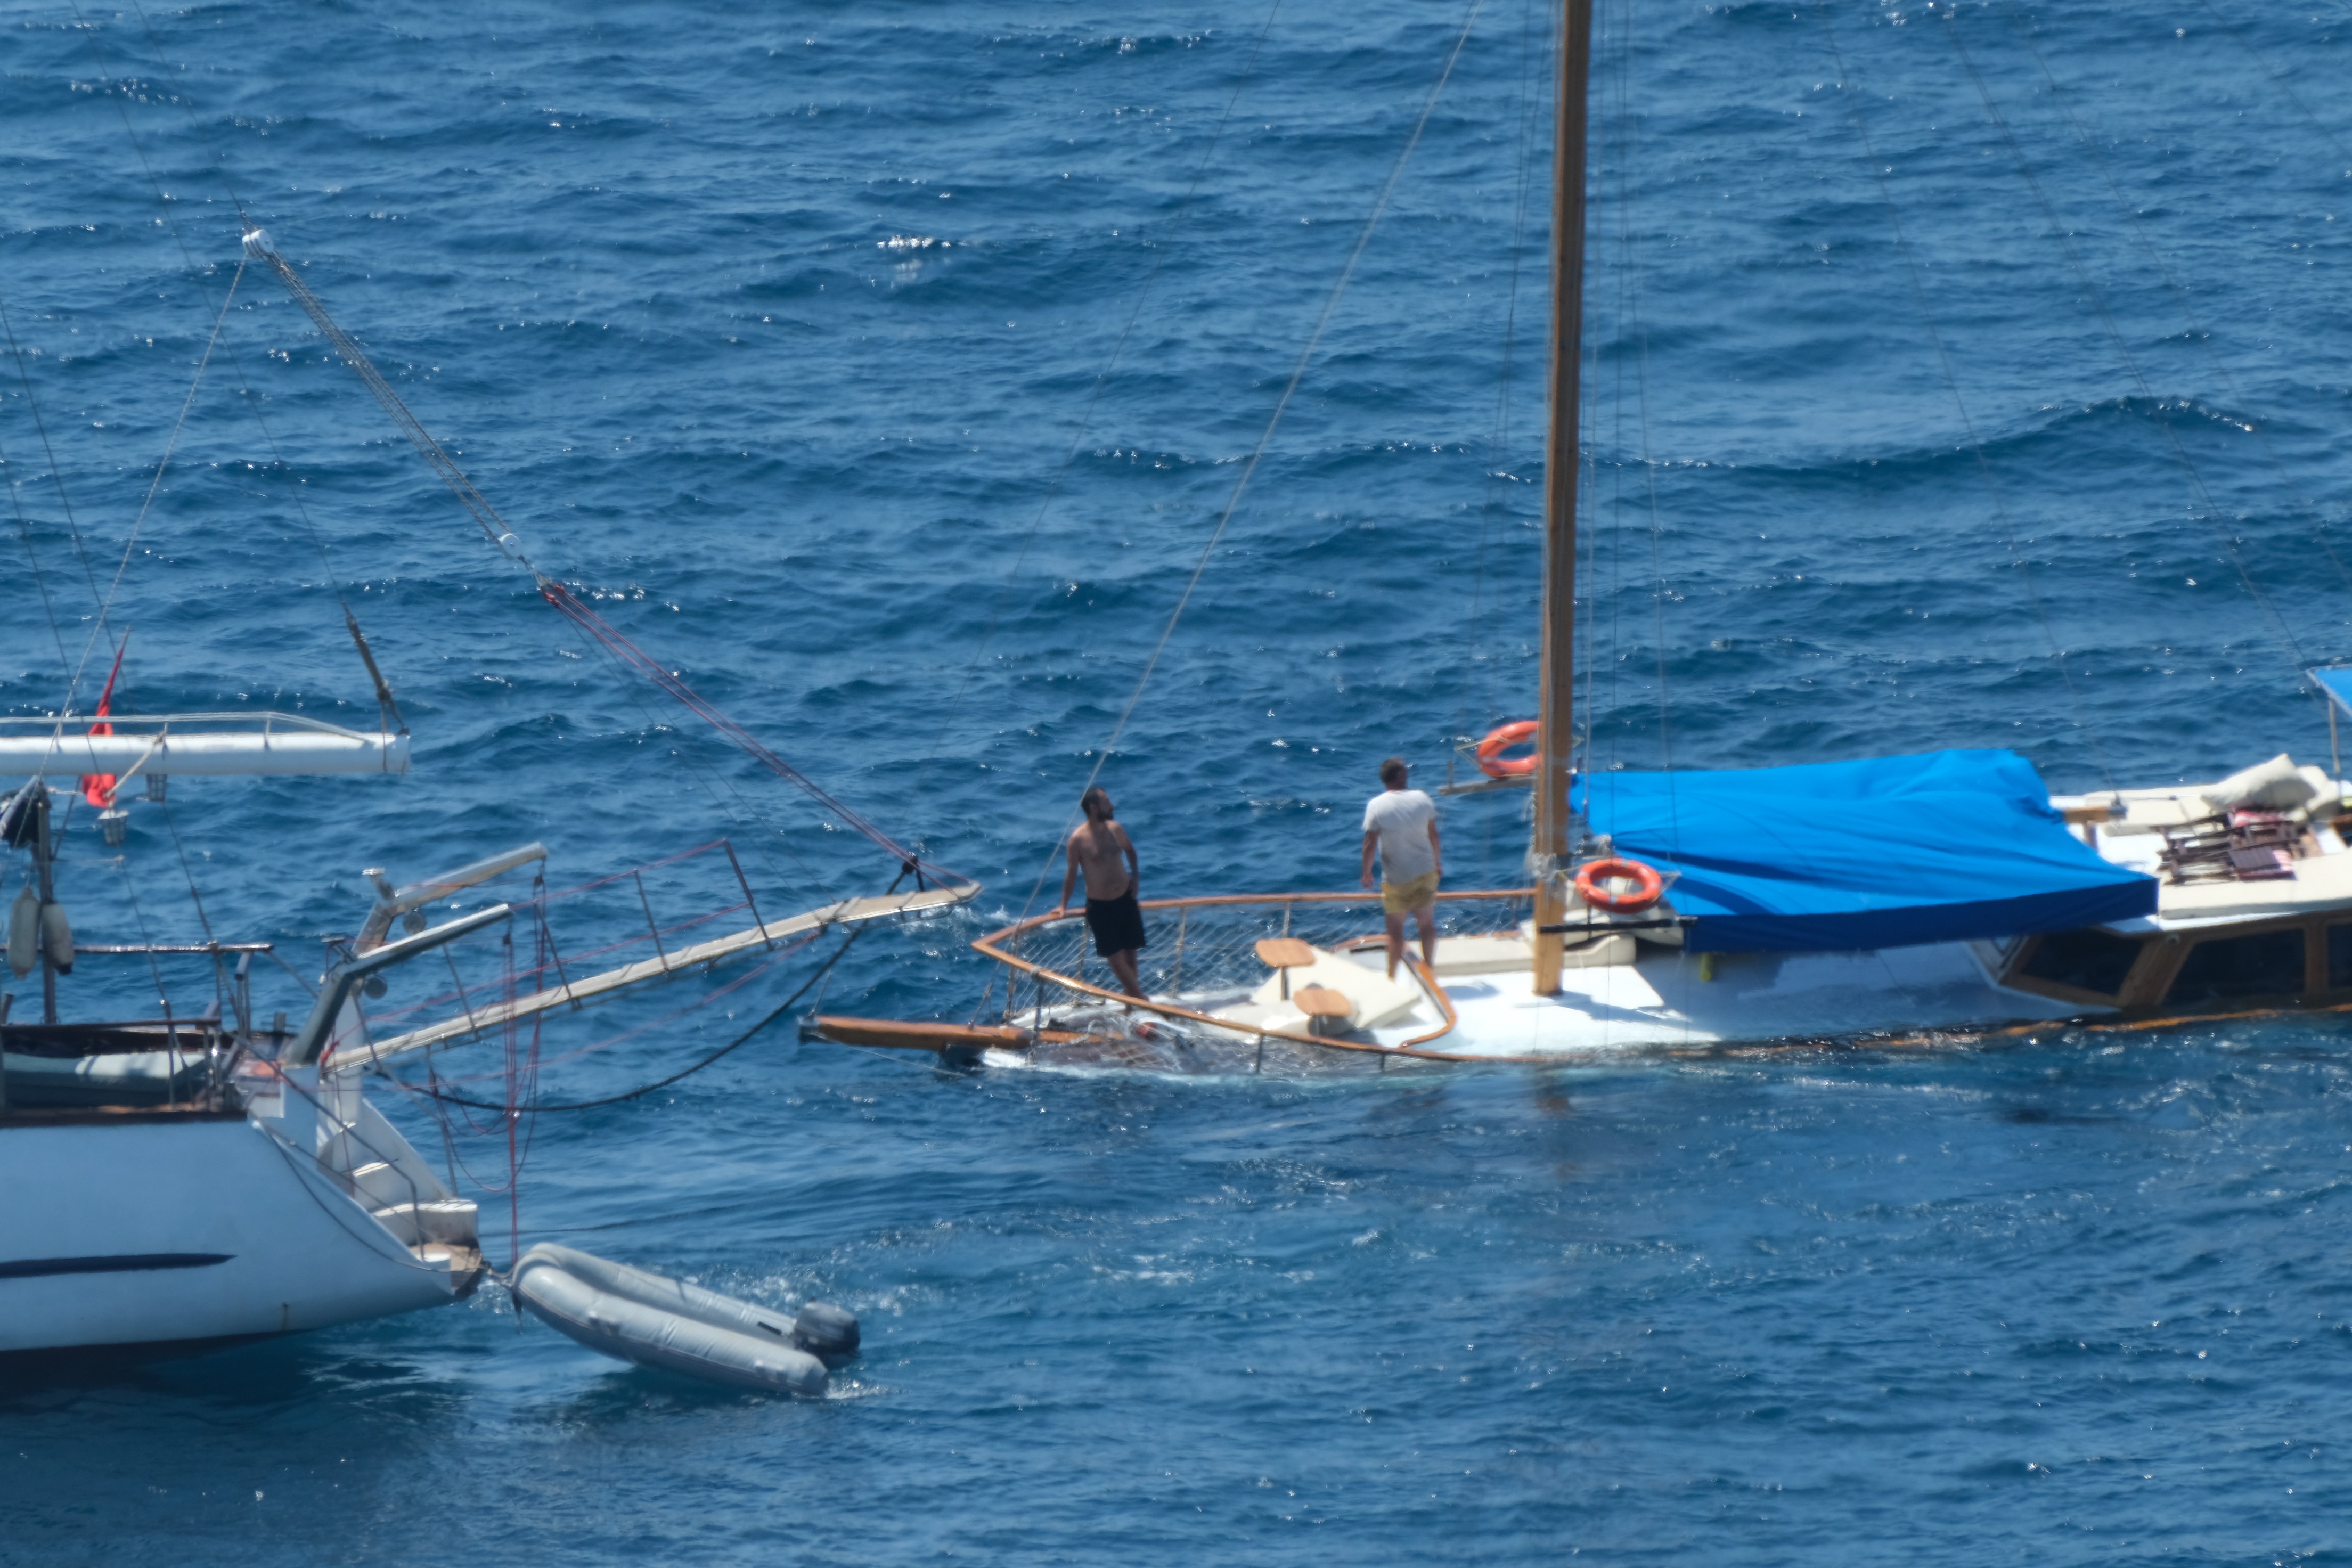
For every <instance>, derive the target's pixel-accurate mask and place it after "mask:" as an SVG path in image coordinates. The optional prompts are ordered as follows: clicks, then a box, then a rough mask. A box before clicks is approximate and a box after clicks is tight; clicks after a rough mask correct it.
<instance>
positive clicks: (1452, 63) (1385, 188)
mask: <svg viewBox="0 0 2352 1568" xmlns="http://www.w3.org/2000/svg"><path fill="white" fill-rule="evenodd" d="M1485 8H1486V0H1471V5H1470V11H1469V14H1468V15H1467V16H1465V17H1463V19H1462V31H1461V32H1460V33H1459V34H1457V35H1455V37H1454V47H1452V48H1451V49H1450V50H1448V51H1447V53H1446V56H1445V65H1444V68H1443V69H1442V70H1440V71H1439V72H1438V73H1437V80H1436V81H1435V82H1434V83H1433V84H1432V85H1431V87H1430V89H1429V96H1428V98H1427V99H1426V100H1423V103H1422V106H1421V114H1420V116H1419V118H1417V119H1416V120H1414V121H1413V123H1412V134H1411V135H1410V136H1407V137H1406V138H1405V142H1404V145H1403V147H1402V148H1401V149H1399V150H1398V153H1397V156H1396V162H1395V163H1394V164H1392V165H1391V167H1390V169H1389V174H1388V178H1387V179H1386V180H1385V181H1384V182H1382V184H1381V190H1380V195H1378V196H1377V197H1376V198H1375V199H1374V200H1373V202H1372V210H1371V211H1370V213H1369V214H1368V215H1366V216H1365V218H1364V226H1363V227H1362V228H1361V229H1360V231H1358V233H1357V236H1356V243H1355V246H1354V247H1353V248H1351V249H1350V250H1349V252H1348V259H1347V262H1346V264H1345V265H1343V266H1342V267H1341V268H1339V278H1338V279H1335V280H1334V281H1333V283H1332V285H1331V291H1330V293H1329V294H1328V295H1327V296H1325V298H1324V300H1323V310H1322V312H1321V313H1320V314H1319V315H1318V316H1317V317H1316V318H1315V329H1314V331H1311V332H1309V333H1307V342H1306V344H1305V345H1304V346H1303V347H1301V348H1300V349H1299V351H1298V358H1297V363H1294V364H1293V365H1292V366H1291V371H1290V379H1289V380H1288V381H1286V382H1285V383H1284V384H1283V387H1282V395H1281V396H1280V397H1278V398H1276V400H1275V405H1274V412H1273V413H1272V414H1270V415H1268V416H1266V421H1265V428H1264V429H1262V430H1260V431H1259V432H1258V437H1257V444H1256V445H1255V447H1252V448H1251V449H1250V455H1249V458H1248V460H1247V461H1245V462H1244V463H1243V464H1242V468H1241V472H1240V473H1238V474H1236V475H1234V488H1233V489H1232V491H1231V492H1230V493H1228V494H1227V495H1226V497H1225V504H1224V507H1223V510H1221V511H1219V512H1218V514H1217V525H1216V526H1215V527H1214V528H1213V529H1211V530H1210V531H1209V537H1208V538H1207V539H1206V540H1204V541H1203V542H1202V545H1201V554H1200V558H1199V559H1198V560H1196V561H1194V562H1193V563H1192V575H1191V576H1190V577H1188V578H1186V579H1185V580H1184V591H1183V592H1182V593H1181V594H1179V595H1177V596H1176V604H1175V607H1174V608H1172V609H1171V610H1170V611H1169V612H1168V620H1167V622H1166V624H1165V625H1163V626H1161V627H1160V639H1159V640H1158V641H1157V642H1155V643H1153V644H1152V645H1151V657H1150V658H1147V659H1145V660H1144V661H1143V670H1142V673H1140V674H1139V675H1138V676H1137V677H1136V678H1135V689H1134V690H1133V691H1131V692H1129V694H1128V699H1127V705H1126V706H1125V707H1123V708H1121V709H1120V710H1119V712H1118V721H1116V722H1115V723H1113V724H1112V725H1111V728H1110V736H1109V738H1108V740H1106V741H1104V742H1103V744H1102V749H1101V751H1099V752H1097V753H1096V755H1095V765H1094V768H1093V770H1092V771H1091V772H1089V773H1087V784H1086V788H1087V789H1089V790H1090V789H1092V788H1094V786H1095V785H1096V784H1097V783H1098V782H1099V781H1100V780H1101V778H1102V771H1103V769H1104V767H1105V766H1107V765H1108V763H1109V762H1110V757H1111V752H1113V751H1115V750H1116V749H1117V748H1118V740H1119V737H1120V736H1121V735H1123V734H1125V733H1126V732H1127V723H1128V721H1129V719H1131V718H1133V717H1134V716H1135V710H1136V706H1137V704H1139V703H1140V702H1141V701H1142V700H1143V693H1144V690H1145V689H1146V688H1148V687H1150V684H1151V677H1152V675H1153V673H1154V672H1155V671H1157V670H1158V669H1159V668H1160V656H1161V655H1162V654H1164V653H1166V652H1167V651H1168V644H1169V641H1170V640H1171V638H1173V637H1175V635H1176V627H1177V625H1178V623H1180V622H1181V621H1182V620H1183V618H1184V610H1185V607H1186V606H1187V605H1190V604H1192V593H1193V590H1195V589H1196V588H1198V587H1199V586H1200V585H1201V576H1202V574H1203V573H1205V572H1206V571H1208V569H1209V562H1210V560H1211V558H1212V557H1213V556H1214V555H1215V554H1216V550H1217V545H1218V543H1219V542H1220V541H1222V540H1223V538H1224V537H1225V530H1226V529H1227V528H1228V527H1230V526H1231V525H1232V523H1233V521H1234V512H1235V511H1236V510H1239V508H1240V506H1241V504H1242V496H1243V495H1244V493H1245V492H1246V491H1247V490H1248V489H1249V485H1250V480H1251V479H1253V478H1255V476H1256V474H1257V469H1258V465H1259V464H1260V463H1262V462H1264V461H1265V452H1266V448H1267V447H1269V446H1271V445H1272V444H1273V442H1274V433H1275V431H1276V430H1277V429H1279V428H1280V427H1281V426H1282V416H1284V415H1285V414H1286V413H1288V412H1289V410H1290V402H1291V399H1292V398H1293V397H1295V396H1297V393H1298V384H1299V383H1300V382H1302V381H1304V380H1306V379H1307V366H1308V365H1310V364H1312V363H1314V360H1315V351H1316V350H1317V349H1318V348H1319V347H1321V346H1322V343H1323V334H1324V332H1325V331H1327V330H1328V328H1329V327H1330V325H1331V318H1332V316H1333V314H1334V313H1336V312H1337V311H1338V310H1339V301H1340V300H1341V299H1342V298H1343V297H1344V296H1345V295H1346V294H1347V292H1348V285H1349V282H1350V281H1351V280H1352V279H1354V278H1355V276H1356V266H1357V264H1358V263H1359V262H1360V261H1362V260H1363V258H1364V252H1365V251H1366V250H1367V249H1369V248H1370V246H1371V243H1372V236H1373V234H1374V233H1376V232H1377V231H1378V230H1379V228H1380V226H1381V218H1382V217H1383V216H1385V215H1386V214H1387V212H1388V208H1389V201H1390V199H1391V197H1393V196H1394V195H1396V191H1397V186H1398V184H1401V183H1402V181H1403V179H1404V172H1405V167H1406V165H1407V164H1409V163H1412V154H1413V152H1414V150H1415V149H1416V148H1418V147H1419V146H1420V145H1421V139H1422V135H1423V132H1426V131H1427V130H1428V129H1429V121H1430V117H1431V116H1432V115H1433V114H1435V113H1436V112H1437V104H1438V100H1440V99H1442V98H1444V96H1445V88H1446V84H1447V83H1448V82H1450V81H1452V80H1453V79H1454V67H1456V66H1458V65H1460V64H1461V63H1462V51H1463V50H1464V49H1465V48H1467V47H1469V45H1470V34H1471V32H1472V30H1473V29H1474V28H1475V27H1476V26H1477V24H1478V14H1479V12H1480V11H1482V10H1484V9H1485ZM1085 793H1086V791H1085V790H1081V791H1080V792H1079V795H1080V798H1084V796H1085ZM1062 826H1063V830H1064V831H1065V832H1066V831H1067V830H1068V828H1069V826H1070V820H1069V818H1067V817H1066V818H1065V819H1064V821H1063V824H1062ZM1061 853H1062V848H1061V844H1060V841H1059V839H1058V838H1057V839H1056V841H1055V847H1054V848H1053V850H1052V851H1051V852H1050V853H1049V854H1047V856H1046V857H1045V862H1044V864H1043V865H1041V866H1040V867H1039V868H1038V870H1037V880H1036V883H1035V884H1034V886H1032V887H1031V888H1030V889H1029V898H1028V900H1027V902H1026V903H1024V905H1023V906H1022V913H1023V916H1024V918H1025V917H1026V916H1027V913H1028V911H1029V910H1030V908H1031V907H1033V906H1034V905H1035V903H1036V901H1037V895H1038V894H1039V893H1040V892H1041V891H1043V890H1044V889H1045V879H1046V878H1047V877H1048V876H1050V875H1052V873H1053V868H1054V861H1055V859H1056V858H1059V856H1060V855H1061Z"/></svg>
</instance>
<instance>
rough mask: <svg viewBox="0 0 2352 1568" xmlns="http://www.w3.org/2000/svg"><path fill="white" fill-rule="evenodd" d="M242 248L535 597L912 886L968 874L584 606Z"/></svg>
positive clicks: (368, 365)
mask: <svg viewBox="0 0 2352 1568" xmlns="http://www.w3.org/2000/svg"><path fill="white" fill-rule="evenodd" d="M245 253H246V256H247V258H248V259H250V260H257V261H261V262H263V263H265V264H266V265H268V268H269V269H270V270H271V271H272V272H275V273H276V274H277V275H278V281H279V282H280V283H281V284H283V285H284V286H285V289H286V292H287V293H288V294H289V296H291V297H292V299H293V300H294V302H295V303H296V304H297V305H299V306H300V307H301V308H302V313H303V314H304V315H307V316H309V317H310V320H311V321H312V323H313V324H314V325H316V326H317V327H318V329H319V331H320V332H321V333H322V334H324V335H325V337H326V339H327V341H328V342H329V343H331V344H332V345H333V347H334V350H335V352H336V353H338V354H340V355H341V356H342V359H343V363H346V364H348V365H350V366H351V367H352V371H353V373H354V374H357V375H358V376H359V378H360V381H361V383H362V384H363V385H365V386H366V387H367V389H368V391H369V392H370V393H372V394H373V395H374V397H375V400H376V402H378V403H379V404H381V405H383V411H384V412H385V413H386V414H387V415H389V416H391V417H392V422H393V423H394V425H395V426H398V427H399V428H400V431H401V433H402V434H403V435H404V436H406V437H408V439H409V443H410V444H411V445H412V446H414V447H415V448H416V450H417V451H418V453H420V454H421V455H422V456H423V457H424V458H425V462H426V463H427V464H429V465H430V466H431V467H432V468H433V471H434V472H435V473H436V474H438V475H439V476H440V477H441V482H442V483H443V484H445V485H446V486H447V487H448V488H449V491H450V493H451V494H452V495H454V496H456V497H457V501H458V504H459V505H461V506H463V507H464V508H465V509H466V511H467V515H469V516H470V517H472V518H473V520H474V524H475V526H476V527H477V528H478V529H480V530H481V531H482V537H483V538H484V539H486V540H488V542H489V543H490V545H491V547H492V548H493V549H495V550H497V551H498V552H499V553H500V554H502V555H504V556H506V557H507V558H508V559H509V560H510V561H513V562H514V563H517V564H518V565H520V566H521V567H523V568H524V569H525V570H526V571H528V572H530V574H531V577H532V579H533V581H534V582H535V583H536V584H538V588H539V593H540V596H541V598H543V599H545V600H546V601H547V602H548V603H549V604H550V605H553V606H554V607H555V608H556V609H557V610H558V611H560V612H561V613H562V615H563V616H565V617H566V618H568V619H570V620H571V621H572V622H573V623H574V624H576V625H577V626H579V627H580V628H581V629H582V630H583V631H585V632H587V633H588V634H589V635H590V636H591V637H594V638H595V639H596V640H597V641H598V642H599V643H601V644H603V645H604V647H605V648H606V649H607V650H609V651H610V652H611V653H613V654H614V656H615V657H616V658H619V659H620V660H621V662H623V663H624V664H625V665H627V666H629V667H630V668H633V669H635V671H636V672H637V673H638V674H640V675H643V676H645V677H646V679H650V680H651V681H653V682H654V684H656V686H659V687H660V688H661V689H663V690H664V691H666V692H667V693H668V694H669V695H670V696H671V697H672V698H673V699H675V700H677V702H678V703H679V704H680V705H681V706H683V707H684V708H685V709H686V710H688V712H690V713H692V714H694V715H695V717H697V718H698V719H700V720H701V721H703V722H705V723H706V724H709V726H710V727H711V728H712V729H713V730H716V731H718V732H719V735H720V736H722V737H723V738H724V739H726V740H727V741H728V742H730V743H732V744H733V745H734V746H735V747H736V748H737V749H738V750H740V751H741V752H744V754H745V755H747V756H749V757H751V759H752V760H753V761H754V762H757V763H760V764H761V766H762V767H765V768H766V769H768V770H769V771H770V772H771V773H774V774H775V775H776V776H777V777H779V778H781V779H783V780H784V781H785V782H786V783H788V784H792V785H793V787H795V788H797V789H799V790H800V791H801V792H802V793H803V795H807V796H808V797H809V798H810V799H811V800H813V801H814V802H816V804H817V805H820V806H822V807H824V809H825V810H826V811H828V812H831V813H832V814H833V815H834V816H836V817H838V818H839V819H840V820H841V821H842V822H843V823H845V824H846V825H847V826H849V827H850V828H851V829H852V830H853V831H855V832H856V833H857V834H858V835H859V836H860V837H864V838H865V839H866V841H867V842H869V843H871V844H873V845H874V846H875V847H877V848H878V849H881V850H883V851H884V852H886V853H887V854H889V855H890V856H892V857H893V858H896V859H897V860H898V865H899V868H900V870H901V871H902V872H912V873H913V874H914V876H915V877H916V879H917V882H918V884H920V882H921V881H922V879H924V878H925V877H926V876H928V877H929V879H931V880H933V881H940V882H961V881H964V880H967V879H965V878H963V877H961V876H960V875H958V874H957V873H956V872H954V871H951V870H950V869H948V868H946V867H944V866H940V865H939V864H937V863H936V862H933V861H931V860H929V859H926V858H923V857H922V856H921V855H919V853H917V852H916V851H915V850H912V849H909V848H908V847H907V846H905V845H904V844H901V843H900V842H899V841H898V840H897V839H896V838H893V837H890V835H888V834H887V833H885V832H884V831H882V829H881V828H879V827H877V826H875V825H874V824H873V823H872V822H869V821H868V820H866V818H865V817H864V816H860V815H859V814H858V813H857V812H856V811H854V810H852V809H851V808H850V807H849V805H846V804H845V802H843V801H842V800H841V799H839V798H838V797H837V796H835V795H834V794H833V793H832V792H831V791H829V790H827V789H825V788H824V786H823V785H822V784H818V783H817V782H816V781H815V780H814V779H812V778H810V777H809V776H808V775H807V774H806V773H802V772H801V771H800V770H799V769H798V768H796V767H794V766H793V764H792V763H788V762H786V761H785V760H784V759H783V758H782V757H781V756H779V755H777V753H776V752H774V751H773V750H772V748H770V747H769V746H767V745H766V744H765V743H763V742H761V741H760V740H759V738H758V737H756V736H754V735H753V734H752V733H751V731H749V730H746V729H745V728H744V727H743V726H742V725H741V724H740V723H738V722H736V721H734V720H733V719H731V718H730V717H728V716H727V715H726V714H725V713H723V712H721V711H720V710H719V709H718V708H716V707H714V706H713V705H712V704H711V703H710V702H709V700H707V699H705V698H704V697H702V696H701V695H700V694H699V693H698V692H697V691H696V690H695V689H693V688H692V687H690V686H688V684H687V683H686V681H685V679H684V678H683V677H681V676H680V675H679V674H678V672H677V671H676V670H674V669H671V668H668V667H667V666H666V665H664V664H663V663H662V662H661V661H660V660H659V659H656V658H654V657H653V656H652V655H651V654H649V653H646V651H645V650H644V649H643V648H641V647H637V645H636V644H635V643H633V642H631V641H630V640H629V639H628V638H627V637H625V636H623V635H622V633H621V632H620V630H619V629H618V628H617V627H615V626H613V625H612V624H611V623H610V622H608V621H606V620H605V619H604V616H600V615H598V614H597V613H596V612H595V611H594V610H593V609H591V608H589V607H588V605H586V604H585V603H584V602H583V601H582V599H581V598H580V596H579V595H577V594H575V593H573V592H572V590H571V588H569V587H568V586H566V585H565V584H562V583H561V582H558V581H557V580H556V579H555V578H553V577H551V576H550V575H548V574H546V573H545V572H543V571H541V570H540V568H539V566H538V565H537V563H534V562H533V561H532V560H531V558H530V553H529V552H527V551H526V550H525V549H524V548H523V544H522V541H521V540H520V538H519V537H518V536H517V535H516V533H515V531H514V530H513V529H511V528H509V526H508V525H507V521H506V519H505V518H504V517H502V516H500V515H499V510H498V508H497V507H495V506H493V505H491V504H490V500H489V498H488V496H485V495H484V494H482V492H481V490H480V489H478V488H477V487H476V485H475V484H474V481H473V480H472V479H468V478H467V475H466V471H465V470H464V469H463V468H459V467H458V466H457V459H456V458H452V457H451V456H450V455H449V453H448V451H447V449H446V447H443V446H442V445H441V443H440V442H439V441H437V440H436V439H435V438H434V437H433V433H432V432H431V431H429V430H427V429H425V426H424V425H423V423H422V422H420V421H419V420H418V419H417V417H416V416H415V414H413V413H412V412H410V410H409V407H408V405H407V404H406V403H404V402H403V401H402V400H401V396H400V394H399V393H397V392H395V391H394V390H393V386H392V384H391V383H390V382H388V381H386V380H385V379H384V377H383V373H382V372H381V371H379V370H377V369H376V367H375V365H374V363H373V361H371V360H370V359H369V358H368V356H367V354H366V353H364V352H363V351H362V349H361V348H360V346H359V344H358V343H357V342H353V341H352V337H351V334H350V333H348V332H346V331H343V329H342V328H341V325H339V324H338V323H337V322H336V321H335V319H334V317H333V316H331V315H330V314H329V313H328V310H327V307H326V306H325V305H324V304H323V303H322V302H321V301H320V299H319V297H318V295H316V294H315V293H313V292H311V290H310V285H309V284H307V283H305V282H304V281H303V280H302V277H301V275H300V274H299V273H298V272H296V271H295V270H294V268H293V267H292V265H291V264H290V263H289V262H288V261H287V260H286V258H284V257H283V256H281V255H279V254H278V249H277V247H275V246H274V245H272V244H271V243H270V239H269V235H268V231H267V230H265V229H260V228H255V229H249V230H247V233H246V237H245ZM371 667H373V661H371Z"/></svg>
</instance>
